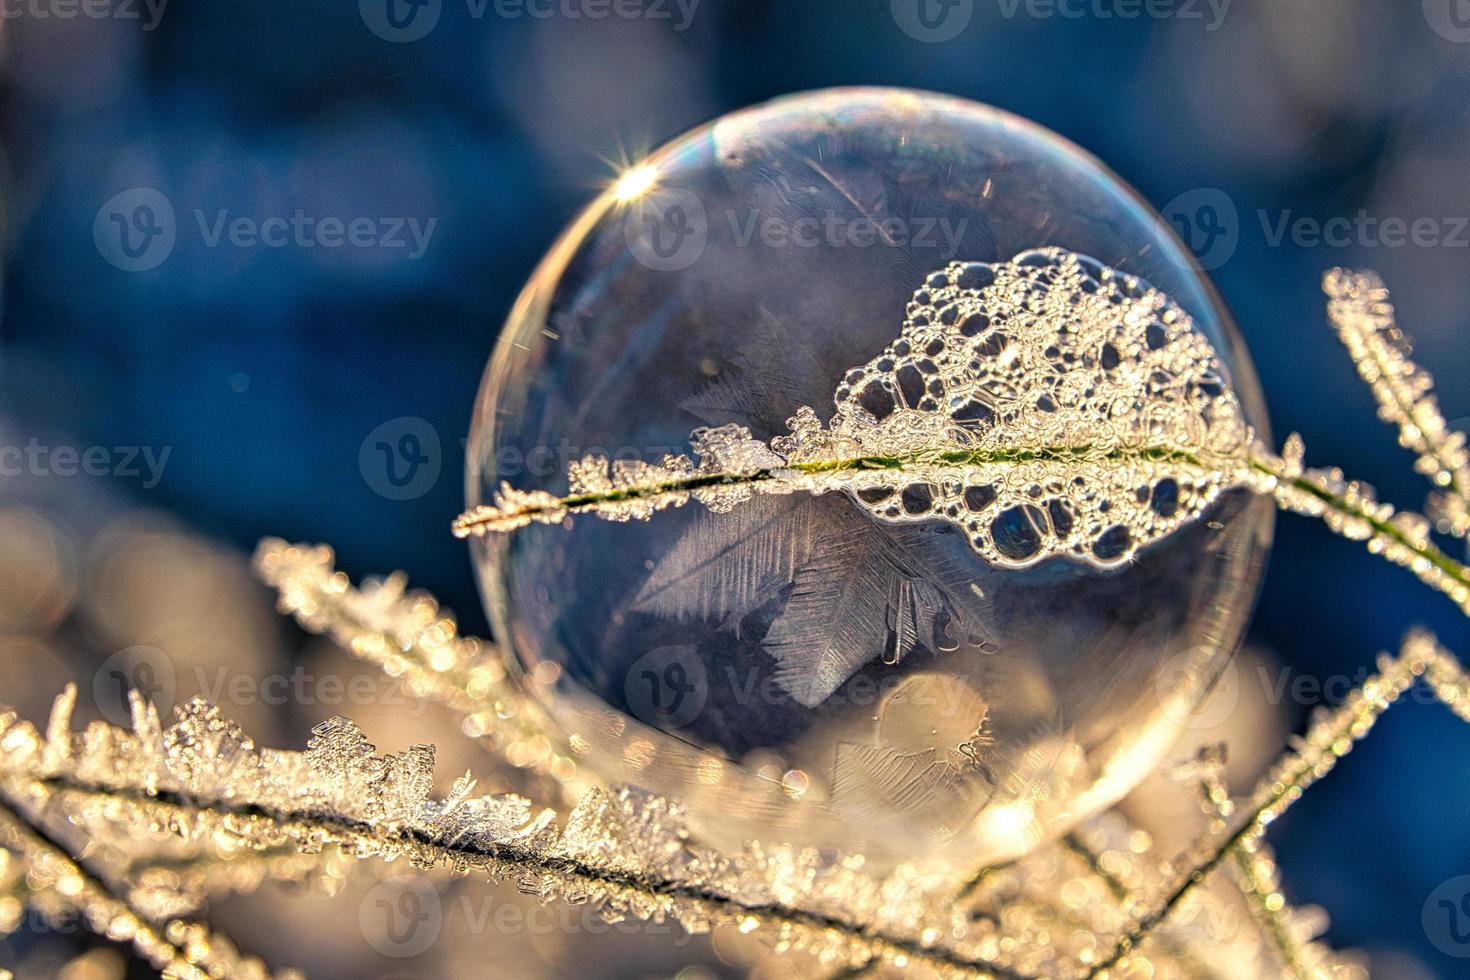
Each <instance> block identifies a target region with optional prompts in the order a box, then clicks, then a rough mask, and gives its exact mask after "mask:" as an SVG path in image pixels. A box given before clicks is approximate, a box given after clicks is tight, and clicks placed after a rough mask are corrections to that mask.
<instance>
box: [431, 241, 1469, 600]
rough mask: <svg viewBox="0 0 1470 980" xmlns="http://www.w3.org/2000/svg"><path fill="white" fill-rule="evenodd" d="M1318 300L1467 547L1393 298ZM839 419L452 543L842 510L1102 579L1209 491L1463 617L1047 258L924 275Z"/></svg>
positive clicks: (710, 434)
mask: <svg viewBox="0 0 1470 980" xmlns="http://www.w3.org/2000/svg"><path fill="white" fill-rule="evenodd" d="M1326 286H1327V289H1328V292H1329V296H1330V307H1329V308H1330V311H1331V315H1332V319H1333V322H1334V323H1335V324H1336V326H1337V328H1338V332H1339V334H1340V335H1341V336H1342V338H1343V340H1344V342H1345V343H1346V344H1347V346H1348V349H1349V350H1350V352H1351V353H1352V356H1353V359H1354V362H1355V363H1356V364H1357V365H1358V369H1359V371H1360V372H1362V374H1363V377H1364V378H1365V379H1366V380H1367V381H1368V382H1369V383H1370V385H1372V386H1373V388H1374V393H1375V395H1376V396H1377V397H1378V399H1379V401H1380V405H1381V406H1383V407H1382V413H1383V415H1384V417H1385V418H1387V419H1389V420H1391V421H1394V422H1396V423H1398V424H1399V426H1400V432H1401V439H1402V440H1403V441H1404V443H1405V445H1408V446H1410V447H1411V448H1413V449H1415V450H1416V451H1417V452H1418V453H1419V456H1420V459H1419V464H1418V465H1419V469H1420V470H1421V471H1422V472H1425V473H1427V474H1428V475H1430V477H1431V478H1432V479H1433V480H1434V482H1435V483H1436V485H1438V486H1441V487H1443V488H1444V489H1445V490H1446V493H1445V494H1444V498H1445V501H1448V502H1445V501H1441V504H1440V506H1439V511H1440V513H1441V517H1442V519H1443V520H1444V521H1445V526H1446V528H1447V529H1450V530H1455V529H1459V531H1460V532H1461V533H1462V534H1463V531H1464V529H1465V527H1470V516H1467V515H1470V509H1467V507H1466V505H1465V503H1464V501H1465V497H1464V492H1465V489H1466V487H1467V486H1470V462H1467V453H1466V450H1465V445H1464V442H1465V440H1464V437H1463V436H1462V435H1460V434H1459V433H1453V432H1450V431H1449V430H1448V429H1447V428H1446V426H1445V424H1444V420H1443V418H1442V416H1441V415H1440V412H1439V408H1438V406H1437V405H1436V403H1435V401H1434V398H1433V396H1432V395H1431V394H1430V384H1431V382H1430V379H1429V376H1428V375H1427V374H1425V373H1424V372H1422V371H1420V370H1418V369H1417V368H1416V367H1414V365H1413V364H1412V362H1410V361H1409V360H1408V359H1407V357H1406V356H1404V355H1403V353H1402V351H1401V350H1400V349H1399V347H1398V346H1397V339H1396V338H1397V330H1396V328H1395V327H1394V326H1393V324H1392V310H1391V308H1390V307H1388V305H1387V291H1386V290H1384V289H1383V288H1382V285H1381V283H1379V282H1378V281H1377V279H1376V278H1375V277H1372V276H1371V275H1368V274H1353V273H1347V272H1343V271H1338V272H1336V273H1333V274H1331V275H1329V276H1328V279H1327V283H1326ZM833 400H834V405H835V412H834V414H833V415H832V418H831V420H830V422H828V423H826V424H823V423H822V422H821V421H820V420H819V419H818V417H817V415H816V413H815V412H814V411H813V410H812V409H811V408H802V409H801V410H799V411H798V412H797V414H796V416H794V417H793V418H792V419H791V420H790V421H789V425H790V428H791V434H790V435H787V436H778V437H776V438H775V439H773V440H771V441H770V443H764V442H761V441H760V440H758V439H754V438H753V437H752V436H751V434H750V432H749V431H748V430H747V429H745V428H743V427H741V426H735V425H731V426H723V427H721V428H717V429H699V430H696V431H695V432H694V433H693V434H692V435H691V444H692V445H693V448H694V457H693V458H690V457H686V456H669V457H666V458H665V459H664V460H662V461H661V462H659V463H649V462H641V461H619V462H616V463H609V462H608V461H607V460H605V459H601V458H598V457H587V458H586V459H583V460H580V461H578V462H576V463H574V464H572V466H571V467H570V468H569V472H568V482H569V485H570V492H569V493H568V494H566V495H563V496H557V495H554V494H552V493H549V492H547V491H545V490H530V491H523V490H516V489H514V488H512V487H510V486H509V485H502V487H501V489H500V491H499V492H498V493H497V495H496V499H495V501H494V503H493V504H488V505H482V506H480V507H477V508H475V509H473V510H471V511H469V512H468V513H466V514H464V515H463V516H461V517H460V518H459V520H457V521H456V522H455V524H454V531H455V533H456V534H458V535H460V536H462V537H465V536H471V535H486V534H493V533H506V532H510V531H514V530H517V529H519V528H522V527H525V526H526V525H528V524H531V523H533V522H540V523H547V524H555V523H560V522H562V521H564V520H566V519H567V518H569V517H571V516H572V515H575V514H581V513H589V514H594V515H596V516H599V517H602V518H604V519H607V520H616V521H626V520H642V519H648V518H649V517H651V516H652V515H653V514H654V513H656V512H658V511H660V510H663V509H665V508H669V507H679V506H683V505H684V504H686V503H688V502H689V501H690V500H697V501H699V502H701V503H703V504H704V505H705V506H707V507H708V508H710V509H711V510H714V511H727V510H730V509H732V508H734V507H737V506H740V505H741V504H743V503H745V502H746V501H748V500H749V499H750V498H751V497H752V496H754V495H756V494H791V493H810V494H824V493H831V492H841V493H844V494H846V495H848V497H849V498H851V499H852V501H853V502H854V503H855V504H857V505H858V506H859V507H861V508H863V509H865V510H866V511H867V512H868V513H869V514H870V515H871V516H872V517H874V518H875V519H877V520H879V521H885V522H891V523H915V522H925V521H941V522H948V523H951V524H955V525H957V526H958V527H959V528H960V529H961V530H962V531H963V532H964V534H965V535H966V537H967V539H968V540H969V542H970V545H971V546H972V547H973V548H974V550H975V551H976V553H977V554H979V555H980V556H981V557H982V558H983V559H984V560H985V561H987V562H988V563H990V564H992V565H995V566H998V567H1001V568H1025V567H1028V566H1030V565H1032V564H1035V563H1037V562H1039V561H1042V560H1045V559H1047V558H1051V557H1054V556H1061V557H1066V558H1069V559H1072V560H1075V561H1080V562H1083V563H1086V564H1090V565H1094V566H1098V567H1103V568H1107V567H1113V566H1115V565H1117V564H1120V563H1122V562H1126V561H1128V560H1129V559H1130V558H1132V556H1133V555H1134V554H1136V552H1137V551H1138V549H1140V548H1142V547H1144V546H1145V545H1147V544H1150V543H1152V542H1153V541H1156V540H1159V539H1161V538H1163V537H1165V536H1167V535H1168V534H1171V533H1173V532H1174V531H1175V530H1177V529H1178V528H1180V527H1181V526H1183V525H1184V524H1186V523H1188V522H1190V521H1192V520H1194V519H1196V518H1198V517H1200V516H1201V515H1202V514H1203V513H1204V512H1205V511H1206V509H1207V508H1208V507H1209V505H1210V504H1212V503H1213V502H1214V501H1215V500H1216V499H1217V498H1218V497H1219V495H1220V494H1221V493H1223V492H1224V491H1226V490H1229V489H1233V488H1245V489H1247V490H1249V491H1251V492H1254V493H1258V494H1263V495H1267V496H1271V497H1272V498H1274V499H1275V501H1276V503H1277V504H1278V506H1280V507H1281V508H1283V509H1285V510H1288V511H1292V512H1295V513H1299V514H1305V515H1309V516H1313V517H1319V518H1321V519H1322V520H1323V521H1324V522H1325V523H1326V524H1327V526H1328V527H1329V528H1330V529H1332V530H1333V531H1334V532H1336V533H1338V534H1341V535H1343V536H1344V537H1347V538H1350V539H1352V540H1360V541H1364V542H1366V544H1367V546H1368V549H1369V550H1370V551H1372V552H1373V553H1374V554H1379V555H1382V556H1383V557H1384V558H1386V559H1388V560H1389V561H1391V562H1393V563H1394V564H1396V565H1399V566H1402V567H1404V568H1407V569H1409V570H1410V571H1412V572H1413V573H1414V574H1415V575H1417V576H1418V577H1419V579H1420V580H1421V581H1423V582H1424V583H1425V584H1427V585H1429V586H1430V587H1432V588H1434V589H1437V590H1439V591H1441V592H1444V593H1445V594H1446V595H1448V596H1449V597H1450V598H1451V599H1452V600H1454V602H1455V603H1456V604H1457V605H1458V606H1459V607H1460V608H1461V610H1462V611H1464V612H1466V613H1467V614H1470V568H1467V567H1466V565H1465V564H1463V563H1462V562H1459V561H1457V560H1455V559H1453V558H1451V557H1450V556H1449V555H1447V554H1445V553H1444V552H1443V551H1442V550H1441V549H1440V548H1439V547H1438V546H1437V545H1435V543H1434V542H1433V541H1432V540H1431V539H1430V522H1429V520H1428V519H1427V518H1425V517H1424V516H1422V515H1420V514H1417V513H1413V512H1409V511H1402V512H1400V511H1396V510H1395V509H1394V508H1393V507H1392V506H1391V505H1389V504H1386V503H1383V502H1381V501H1379V500H1378V499H1377V498H1376V496H1375V494H1374V491H1373V489H1372V487H1370V486H1368V485H1367V484H1364V483H1360V482H1357V481H1349V480H1346V479H1345V478H1344V477H1343V474H1342V473H1341V472H1340V471H1338V470H1336V469H1306V468H1305V467H1304V466H1303V464H1302V455H1303V452H1302V446H1301V441H1300V439H1298V438H1297V437H1295V436H1293V437H1292V439H1290V440H1289V441H1288V442H1287V444H1286V448H1285V449H1284V450H1283V452H1282V453H1281V455H1279V456H1278V455H1276V454H1275V453H1273V452H1272V451H1271V450H1270V449H1269V448H1268V447H1266V446H1265V445H1263V444H1262V443H1261V442H1260V441H1259V440H1258V438H1257V436H1256V434H1255V432H1254V430H1252V429H1251V428H1250V426H1248V425H1247V424H1246V423H1245V421H1244V413H1243V410H1242V408H1241V405H1240V403H1239V401H1238V399H1237V397H1236V395H1235V393H1234V392H1233V391H1232V390H1231V389H1230V387H1229V386H1228V384H1227V383H1226V382H1225V380H1224V371H1223V370H1222V369H1221V367H1220V365H1219V364H1218V362H1217V360H1216V355H1215V351H1214V349H1213V348H1212V347H1211V346H1210V344H1209V342H1208V341H1207V340H1206V339H1205V337H1204V335H1203V334H1202V333H1201V332H1200V331H1198V330H1197V329H1195V326H1194V323H1193V321H1192V320H1191V319H1190V317H1189V315H1188V314H1187V313H1185V312H1184V311H1183V310H1182V309H1181V308H1179V307H1178V306H1177V305H1176V304H1174V302H1173V301H1172V300H1171V299H1170V298H1169V297H1168V296H1167V295H1165V294H1163V293H1161V292H1159V291H1158V290H1155V289H1153V288H1152V287H1151V286H1149V285H1148V284H1147V283H1145V282H1143V281H1142V280H1139V279H1136V278H1134V277H1131V276H1126V275H1123V274H1121V273H1119V272H1117V271H1115V270H1113V269H1109V268H1106V267H1103V266H1100V265H1098V264H1097V263H1095V262H1093V260H1091V259H1087V258H1086V257H1084V256H1079V255H1077V254H1075V253H1072V252H1066V251H1063V250H1060V249H1040V250H1037V251H1035V252H1031V253H1026V254H1023V255H1021V256H1017V257H1016V258H1015V259H1013V260H1012V261H1011V262H1007V263H1001V264H999V265H987V264H985V263H955V264H954V265H951V266H950V267H949V268H947V269H945V270H943V271H941V272H938V273H935V274H934V275H933V276H931V277H930V278H929V280H928V281H926V282H925V284H924V285H923V286H922V287H921V288H920V289H919V290H918V292H916V293H915V294H914V300H913V302H911V303H910V304H909V307H908V311H907V318H906V320H905V322H904V325H903V329H902V332H901V334H900V336H899V339H898V340H896V341H895V342H894V343H893V344H892V345H890V346H889V348H888V349H887V350H886V351H884V352H883V353H882V354H880V355H879V356H878V357H877V358H875V359H874V360H872V361H870V362H869V363H868V364H866V365H861V366H859V367H856V368H854V369H853V370H852V371H850V372H848V373H847V375H845V376H844V377H843V379H842V380H841V382H840V383H839V385H838V387H837V390H836V394H835V395H834V399H833ZM1457 508H1458V509H1457ZM1049 513H1060V514H1062V515H1064V516H1063V518H1061V519H1058V518H1056V517H1049V516H1048V514H1049ZM1017 514H1019V515H1021V517H1022V518H1023V519H1022V520H1019V521H1016V520H1011V521H1008V520H1007V516H1008V515H1009V516H1012V517H1013V516H1015V515H1017ZM1444 515H1449V516H1448V517H1445V516H1444ZM1457 515H1458V516H1457ZM1462 525H1464V526H1465V527H1462ZM1010 527H1021V528H1024V529H1025V530H1024V533H1022V534H1020V535H1014V534H1010V533H1009V532H1008V531H1007V530H1006V529H1007V528H1010Z"/></svg>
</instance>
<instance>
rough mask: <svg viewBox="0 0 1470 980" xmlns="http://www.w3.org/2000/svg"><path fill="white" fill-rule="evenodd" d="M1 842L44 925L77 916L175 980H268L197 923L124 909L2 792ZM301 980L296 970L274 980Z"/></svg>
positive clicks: (111, 889) (117, 890) (124, 895)
mask: <svg viewBox="0 0 1470 980" xmlns="http://www.w3.org/2000/svg"><path fill="white" fill-rule="evenodd" d="M0 842H3V844H4V846H5V847H6V848H7V849H10V850H11V851H12V852H13V853H14V854H16V855H17V859H18V860H19V861H20V862H21V863H22V865H23V867H24V870H25V874H24V875H23V876H22V877H21V878H20V879H18V881H19V882H21V883H23V887H22V889H21V892H22V897H23V898H24V900H25V902H26V904H27V905H29V906H30V907H32V908H35V909H36V910H37V911H38V912H39V913H40V914H42V915H43V916H45V917H46V918H48V919H51V920H55V921H60V920H61V919H63V918H65V917H67V916H72V915H74V916H77V917H78V918H80V919H81V920H82V921H83V922H85V923H86V924H87V926H88V927H89V928H90V929H92V931H94V932H96V933H97V934H98V935H101V936H106V937H107V938H109V939H114V940H121V941H126V942H130V943H132V945H133V948H134V949H136V950H137V951H138V955H139V956H141V957H142V958H143V959H144V960H146V961H147V962H148V963H151V964H152V965H153V966H154V967H155V968H156V969H158V970H160V971H162V972H163V974H164V975H165V976H168V977H172V978H177V980H270V978H271V977H272V974H271V972H270V971H269V970H268V969H267V968H266V967H265V966H264V965H263V964H262V963H261V962H260V961H259V960H256V959H254V958H251V957H245V956H241V955H240V954H239V953H238V952H237V951H236V950H235V947H234V945H233V944H232V943H231V942H230V941H229V940H228V939H226V938H225V937H223V936H221V935H219V934H218V933H216V932H212V931H211V930H210V929H209V928H208V927H207V926H205V925H203V924H202V923H199V922H191V921H188V920H186V919H182V918H159V917H155V916H150V915H148V914H146V913H144V912H143V911H142V910H140V909H138V908H136V907H135V906H133V905H132V904H130V902H129V898H128V890H127V889H126V888H124V887H120V886H115V885H114V884H112V883H110V882H109V881H108V880H107V879H106V877H105V876H103V875H102V874H100V873H98V872H97V871H95V870H93V869H92V868H91V867H89V866H88V864H87V862H86V861H85V860H84V859H81V858H74V857H72V856H71V853H70V849H69V848H68V847H67V846H66V845H65V844H64V843H62V842H61V841H59V840H57V839H55V838H54V837H52V836H51V834H50V832H49V831H47V830H46V829H45V827H44V826H43V825H42V824H41V823H40V822H39V821H36V820H34V819H33V818H32V817H31V815H30V812H29V808H28V807H27V806H25V805H24V804H22V803H20V802H18V801H17V800H16V799H14V798H13V797H12V796H11V794H10V792H9V791H8V790H5V789H0ZM275 976H276V977H279V978H280V980H301V974H300V973H298V972H296V971H295V970H285V971H281V972H279V973H276V974H275Z"/></svg>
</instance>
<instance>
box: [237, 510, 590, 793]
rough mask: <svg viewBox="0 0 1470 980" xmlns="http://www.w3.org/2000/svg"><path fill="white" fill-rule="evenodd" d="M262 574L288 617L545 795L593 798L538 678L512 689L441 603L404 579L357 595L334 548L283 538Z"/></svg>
mask: <svg viewBox="0 0 1470 980" xmlns="http://www.w3.org/2000/svg"><path fill="white" fill-rule="evenodd" d="M253 564H254V567H255V570H256V572H257V574H259V575H260V577H261V579H262V580H264V581H265V582H266V584H268V585H270V586H272V587H274V588H275V589H276V591H277V607H278V608H279V609H280V610H281V611H282V612H284V613H289V614H291V615H293V616H294V617H295V618H296V621H297V622H298V623H300V624H301V625H302V626H303V627H305V628H306V629H308V630H311V631H312V632H314V633H326V634H327V635H329V636H330V637H331V638H332V639H333V640H335V641H336V642H337V643H338V644H339V645H340V646H341V647H342V648H343V649H345V650H347V651H348V652H349V653H351V654H352V655H353V656H355V657H358V658H359V659H361V660H363V661H365V662H367V663H369V664H371V665H373V666H374V667H377V668H378V669H380V670H382V671H383V672H384V673H386V674H387V675H388V676H389V677H392V678H397V679H399V680H400V681H402V683H403V684H404V686H405V689H406V690H407V691H408V692H409V693H410V694H411V695H413V696H415V697H424V698H428V699H430V700H432V701H435V702H438V703H440V704H444V705H447V706H448V707H450V708H452V709H453V710H454V711H456V712H458V713H459V714H460V715H461V716H462V722H461V728H462V730H463V731H464V733H465V734H466V735H468V736H471V737H474V738H478V739H480V740H481V741H482V742H483V743H484V744H486V745H487V746H488V747H489V748H490V749H491V750H492V751H494V752H496V754H498V755H499V756H501V757H502V758H504V759H505V760H506V761H507V762H508V763H510V765H512V766H514V767H515V768H517V769H523V770H528V771H530V772H532V773H535V774H536V775H538V776H540V777H544V778H543V788H544V789H547V790H550V791H552V792H554V793H555V795H556V796H557V797H558V798H559V799H560V800H562V801H565V802H568V803H575V802H576V801H577V800H579V799H581V797H582V795H583V794H584V793H585V792H586V791H587V790H588V789H589V788H590V784H589V783H587V782H586V781H585V780H583V779H579V778H578V773H577V763H576V760H575V759H574V758H573V756H572V753H571V750H570V748H569V747H568V746H567V744H566V740H565V738H563V737H561V736H559V735H558V734H556V732H555V731H554V729H553V728H552V726H550V725H548V724H547V722H546V719H545V717H544V714H543V712H542V711H541V709H540V707H539V705H538V704H537V703H536V700H535V698H534V697H533V696H532V695H533V692H532V691H531V690H529V689H530V688H534V687H535V686H536V685H538V684H540V683H541V682H540V681H539V680H538V679H537V678H535V677H532V676H525V677H521V678H519V679H517V680H515V681H514V682H513V681H512V679H511V678H510V676H509V675H508V671H507V668H506V664H505V662H504V660H503V659H502V657H501V654H500V651H499V650H498V649H497V648H496V647H495V646H494V645H493V644H491V643H487V642H486V641H484V640H480V639H476V638H474V637H467V636H462V635H460V633H459V629H458V626H457V625H456V623H455V621H454V618H453V617H452V616H450V615H448V614H447V613H445V612H444V611H443V610H441V609H440V608H439V604H438V603H437V602H436V601H435V600H434V598H433V597H432V596H429V595H427V594H425V593H423V592H409V591H408V590H407V579H406V576H404V575H403V573H402V572H396V573H394V574H392V575H389V576H388V577H386V578H384V579H381V580H368V581H366V582H364V583H363V585H362V586H361V587H360V588H356V587H354V586H353V585H352V583H351V581H350V580H349V579H348V578H347V576H346V575H345V574H343V573H342V572H339V571H337V570H336V569H335V568H334V567H333V555H332V549H331V548H329V547H327V546H326V545H305V544H288V543H287V542H285V541H282V540H280V539H279V538H266V539H264V540H262V541H261V542H260V544H259V545H258V546H257V548H256V552H255V558H254V562H253Z"/></svg>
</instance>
